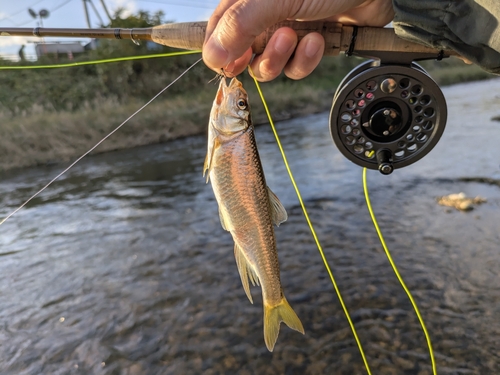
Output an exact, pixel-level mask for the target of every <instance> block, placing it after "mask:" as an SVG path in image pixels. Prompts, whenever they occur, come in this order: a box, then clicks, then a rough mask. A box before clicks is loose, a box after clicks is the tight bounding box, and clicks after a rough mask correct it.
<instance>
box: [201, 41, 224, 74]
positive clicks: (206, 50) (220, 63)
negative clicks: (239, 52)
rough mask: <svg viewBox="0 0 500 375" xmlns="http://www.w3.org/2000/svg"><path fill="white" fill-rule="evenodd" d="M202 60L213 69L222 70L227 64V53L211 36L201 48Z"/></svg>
mask: <svg viewBox="0 0 500 375" xmlns="http://www.w3.org/2000/svg"><path fill="white" fill-rule="evenodd" d="M203 59H204V60H205V62H207V63H208V64H210V65H211V66H212V67H214V68H222V67H225V66H226V65H228V64H229V61H228V60H229V53H228V52H227V51H226V49H225V48H224V47H223V46H222V45H221V44H220V42H219V41H218V40H217V38H216V37H215V36H214V35H212V37H210V39H209V40H208V42H207V43H206V44H205V46H204V47H203Z"/></svg>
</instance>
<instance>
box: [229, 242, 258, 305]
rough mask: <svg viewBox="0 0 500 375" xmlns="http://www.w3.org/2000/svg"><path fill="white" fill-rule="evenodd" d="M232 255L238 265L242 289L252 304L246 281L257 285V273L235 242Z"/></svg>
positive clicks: (248, 285)
mask: <svg viewBox="0 0 500 375" xmlns="http://www.w3.org/2000/svg"><path fill="white" fill-rule="evenodd" d="M234 257H235V258H236V265H237V266H238V271H239V273H240V278H241V283H242V284H243V289H244V290H245V293H246V295H247V297H248V299H249V300H250V302H251V303H252V304H253V299H252V295H251V294H250V284H249V283H248V280H249V279H250V281H251V282H252V285H253V286H255V284H257V285H259V276H257V273H256V272H255V271H254V269H253V267H252V266H251V265H250V263H248V260H247V258H246V257H245V254H244V253H243V250H242V249H241V247H239V246H238V244H237V243H235V244H234Z"/></svg>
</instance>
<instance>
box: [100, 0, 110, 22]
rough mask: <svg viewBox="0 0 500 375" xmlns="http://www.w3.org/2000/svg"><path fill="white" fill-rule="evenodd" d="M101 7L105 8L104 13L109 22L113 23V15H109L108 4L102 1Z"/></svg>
mask: <svg viewBox="0 0 500 375" xmlns="http://www.w3.org/2000/svg"><path fill="white" fill-rule="evenodd" d="M101 5H102V7H103V8H104V12H106V16H108V19H109V22H111V21H112V18H111V15H110V14H109V11H108V7H107V6H106V3H105V2H104V0H101Z"/></svg>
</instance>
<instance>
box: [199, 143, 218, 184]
mask: <svg viewBox="0 0 500 375" xmlns="http://www.w3.org/2000/svg"><path fill="white" fill-rule="evenodd" d="M219 146H220V141H219V138H217V137H215V138H214V140H213V142H212V144H211V145H209V146H208V152H207V156H206V157H205V163H203V177H205V174H206V175H207V181H206V182H207V183H208V180H209V179H210V171H211V170H212V168H213V166H214V163H213V159H214V153H215V150H216V149H218V148H219ZM207 171H208V173H207Z"/></svg>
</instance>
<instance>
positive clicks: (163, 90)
mask: <svg viewBox="0 0 500 375" xmlns="http://www.w3.org/2000/svg"><path fill="white" fill-rule="evenodd" d="M201 60H202V59H201V58H200V59H198V60H197V61H196V62H195V63H194V64H193V65H191V66H190V67H189V68H187V69H186V70H185V71H184V72H182V73H181V74H180V75H179V76H178V77H177V78H176V79H174V80H173V81H172V82H170V83H169V84H168V85H167V86H166V87H165V88H164V89H162V90H161V91H160V92H159V93H158V94H156V95H155V96H154V97H153V98H152V99H150V100H149V101H148V102H147V103H146V104H144V105H143V106H142V107H141V108H139V109H138V110H137V111H135V112H134V113H133V114H132V115H130V116H129V117H128V118H127V119H126V120H125V121H123V122H122V123H121V124H120V125H118V126H117V127H116V128H115V129H114V130H113V131H112V132H111V133H109V134H108V135H107V136H105V137H104V138H103V139H101V140H100V141H99V142H97V143H96V144H95V145H94V146H93V147H92V148H91V149H90V150H88V151H87V152H86V153H84V154H83V155H82V156H80V157H79V158H78V159H76V160H75V161H74V162H73V163H71V165H70V166H69V167H67V168H66V169H65V170H63V171H62V172H61V173H59V174H58V175H57V176H56V177H54V178H53V179H52V180H50V182H49V183H48V184H47V185H45V186H44V187H43V188H41V189H40V190H38V191H37V192H36V193H35V194H34V195H32V196H31V197H30V198H29V199H28V200H27V201H26V202H24V203H23V204H22V205H20V206H19V207H18V208H16V209H15V210H14V211H12V212H11V213H10V214H8V215H7V217H5V219H3V220H2V221H0V225H2V224H3V223H5V222H6V221H7V220H9V219H10V218H11V217H12V216H13V215H15V214H16V213H17V212H18V211H19V210H21V209H22V208H23V207H24V206H26V205H27V204H28V203H29V202H30V201H31V200H32V199H34V198H35V197H37V196H38V195H39V194H40V193H41V192H43V191H44V190H45V189H47V188H48V187H49V186H50V185H51V184H52V183H53V182H54V181H56V180H57V179H58V178H59V177H61V176H62V175H63V174H65V173H66V172H67V171H69V170H70V169H71V168H73V167H74V166H75V164H76V163H78V162H79V161H80V160H82V159H83V158H84V157H85V156H87V155H88V154H90V153H91V152H92V151H94V150H95V149H96V148H97V147H99V145H100V144H101V143H103V142H104V141H105V140H106V139H108V138H109V137H111V136H112V135H113V134H114V133H116V132H117V131H118V130H119V129H120V128H121V127H122V126H123V125H125V124H126V123H127V122H128V121H129V120H130V119H132V118H133V117H134V116H135V115H137V114H138V113H139V112H141V111H142V110H143V109H144V108H146V107H147V106H148V105H150V104H151V103H152V102H153V101H154V100H155V99H156V98H158V97H159V96H160V95H161V94H163V93H164V92H165V91H166V90H167V89H168V88H169V87H170V86H172V85H173V84H174V83H175V82H177V81H178V80H179V79H180V78H181V77H182V76H183V75H184V74H186V73H187V72H188V71H190V70H191V69H192V68H193V67H194V66H195V65H196V64H198V63H199V62H200V61H201Z"/></svg>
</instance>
